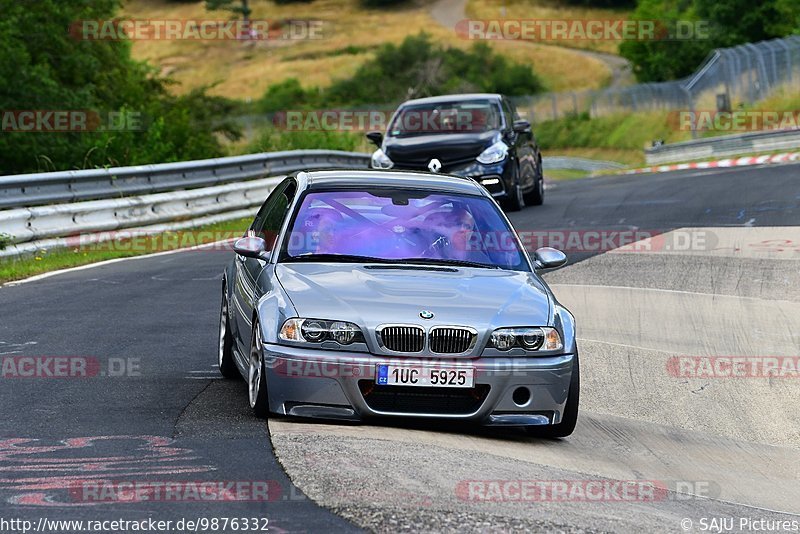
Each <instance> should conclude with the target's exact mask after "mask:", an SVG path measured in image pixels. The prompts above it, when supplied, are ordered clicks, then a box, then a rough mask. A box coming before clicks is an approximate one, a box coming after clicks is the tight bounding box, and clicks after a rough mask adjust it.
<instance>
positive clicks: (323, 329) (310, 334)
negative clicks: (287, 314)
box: [278, 318, 364, 345]
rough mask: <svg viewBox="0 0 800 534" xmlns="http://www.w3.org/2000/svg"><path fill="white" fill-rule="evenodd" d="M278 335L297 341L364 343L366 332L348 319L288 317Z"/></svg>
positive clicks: (286, 339) (343, 343) (283, 338)
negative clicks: (347, 320)
mask: <svg viewBox="0 0 800 534" xmlns="http://www.w3.org/2000/svg"><path fill="white" fill-rule="evenodd" d="M278 337H279V338H280V339H282V340H283V341H294V342H296V343H322V342H323V341H335V342H336V343H338V344H339V345H350V344H352V343H356V342H361V343H364V334H363V333H362V332H361V329H360V328H359V327H358V325H355V324H353V323H348V322H346V321H329V320H324V319H303V318H294V319H287V320H286V322H285V323H283V326H282V327H281V331H280V332H279V333H278Z"/></svg>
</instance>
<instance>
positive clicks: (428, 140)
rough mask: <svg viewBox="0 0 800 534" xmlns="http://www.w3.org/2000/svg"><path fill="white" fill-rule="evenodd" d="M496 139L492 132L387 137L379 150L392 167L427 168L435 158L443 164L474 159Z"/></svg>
mask: <svg viewBox="0 0 800 534" xmlns="http://www.w3.org/2000/svg"><path fill="white" fill-rule="evenodd" d="M497 136H498V133H497V132H496V131H488V132H482V133H446V134H432V135H412V136H408V137H387V138H386V140H385V141H384V145H383V151H384V152H385V153H386V155H387V156H389V159H391V160H392V161H393V162H395V163H396V164H412V165H427V164H428V162H430V160H432V159H433V158H437V159H438V160H439V161H441V162H442V163H443V164H444V165H449V164H453V163H456V162H463V161H468V160H474V159H475V158H477V157H478V156H479V155H480V153H481V152H483V151H484V150H485V149H486V148H487V147H488V146H489V145H491V144H492V142H493V141H494V139H495V138H496V137H497Z"/></svg>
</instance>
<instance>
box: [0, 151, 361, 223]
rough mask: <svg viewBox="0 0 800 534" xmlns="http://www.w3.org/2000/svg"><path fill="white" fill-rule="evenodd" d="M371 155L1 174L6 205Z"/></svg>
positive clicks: (153, 188)
mask: <svg viewBox="0 0 800 534" xmlns="http://www.w3.org/2000/svg"><path fill="white" fill-rule="evenodd" d="M368 163H369V155H368V154H360V153H355V152H341V151H338V150H293V151H287V152H270V153H264V154H251V155H246V156H234V157H228V158H217V159H206V160H198V161H187V162H180V163H161V164H157V165H139V166H134V167H114V168H109V169H90V170H83V171H63V172H44V173H36V174H17V175H13V176H2V177H0V209H2V208H16V207H28V206H41V205H45V204H57V203H65V202H77V201H82V200H97V199H110V198H120V197H128V196H134V195H147V194H152V193H160V192H165V191H175V190H179V189H192V188H198V187H209V186H215V185H221V184H226V183H231V182H238V181H242V180H253V179H256V178H263V177H266V176H279V175H285V174H289V173H290V172H293V171H297V170H304V169H320V168H325V167H366V166H367V164H368Z"/></svg>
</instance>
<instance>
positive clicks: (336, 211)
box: [284, 189, 530, 271]
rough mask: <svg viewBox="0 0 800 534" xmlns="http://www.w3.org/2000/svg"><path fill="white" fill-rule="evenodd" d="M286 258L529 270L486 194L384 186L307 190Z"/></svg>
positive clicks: (510, 232) (287, 247)
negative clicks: (382, 187) (438, 191)
mask: <svg viewBox="0 0 800 534" xmlns="http://www.w3.org/2000/svg"><path fill="white" fill-rule="evenodd" d="M284 243H285V244H284V247H285V254H284V257H285V258H286V259H287V260H289V261H356V262H364V263H366V262H392V263H395V262H407V263H420V264H443V265H468V266H475V267H487V268H498V269H510V270H521V271H529V270H530V267H529V265H528V263H527V261H526V259H525V257H524V255H523V254H522V253H521V251H520V249H519V245H518V241H517V239H516V237H515V234H514V233H513V230H512V229H511V228H509V226H508V225H507V224H506V222H505V220H504V219H503V218H502V216H501V215H500V213H499V211H498V208H497V206H496V205H495V204H494V203H493V202H492V201H491V200H489V199H488V198H486V197H479V196H469V195H458V194H452V193H431V192H420V191H416V190H403V189H380V190H376V189H373V190H369V191H367V190H364V191H352V190H347V191H324V192H311V193H308V194H306V195H305V198H304V199H303V201H302V204H301V206H300V208H299V209H298V211H297V214H296V217H295V219H294V222H293V224H292V229H291V233H290V234H289V237H288V239H287V240H285V242H284Z"/></svg>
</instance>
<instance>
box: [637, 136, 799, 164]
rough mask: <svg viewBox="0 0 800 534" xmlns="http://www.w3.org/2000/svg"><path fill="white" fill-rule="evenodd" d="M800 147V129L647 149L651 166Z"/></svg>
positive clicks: (646, 158)
mask: <svg viewBox="0 0 800 534" xmlns="http://www.w3.org/2000/svg"><path fill="white" fill-rule="evenodd" d="M795 148H800V129H798V130H777V131H766V132H748V133H743V134H736V135H725V136H722V137H707V138H704V139H695V140H693V141H683V142H680V143H670V144H666V145H661V146H657V147H652V148H646V149H645V151H644V153H645V160H646V161H647V163H648V164H650V165H660V164H663V163H673V162H684V161H692V160H698V159H704V158H710V157H728V156H740V155H743V154H750V153H757V152H772V151H774V150H791V149H795Z"/></svg>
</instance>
